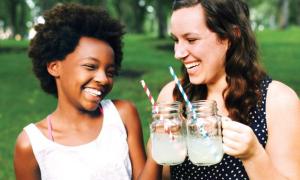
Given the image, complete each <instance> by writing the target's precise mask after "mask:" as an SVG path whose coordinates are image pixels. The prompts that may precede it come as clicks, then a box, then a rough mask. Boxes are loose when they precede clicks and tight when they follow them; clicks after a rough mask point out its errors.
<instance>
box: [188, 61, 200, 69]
mask: <svg viewBox="0 0 300 180" xmlns="http://www.w3.org/2000/svg"><path fill="white" fill-rule="evenodd" d="M198 65H199V63H197V62H194V63H190V64H186V65H185V67H186V68H187V69H191V68H193V67H195V66H198Z"/></svg>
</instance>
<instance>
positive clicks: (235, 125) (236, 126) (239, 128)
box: [222, 121, 246, 133]
mask: <svg viewBox="0 0 300 180" xmlns="http://www.w3.org/2000/svg"><path fill="white" fill-rule="evenodd" d="M222 128H223V129H228V130H232V131H236V132H239V133H242V132H243V131H244V130H243V129H244V128H246V125H244V124H242V123H239V122H236V121H222Z"/></svg>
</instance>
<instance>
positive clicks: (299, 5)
mask: <svg viewBox="0 0 300 180" xmlns="http://www.w3.org/2000/svg"><path fill="white" fill-rule="evenodd" d="M296 9H297V10H296V12H297V19H296V21H297V25H299V26H300V0H297V2H296Z"/></svg>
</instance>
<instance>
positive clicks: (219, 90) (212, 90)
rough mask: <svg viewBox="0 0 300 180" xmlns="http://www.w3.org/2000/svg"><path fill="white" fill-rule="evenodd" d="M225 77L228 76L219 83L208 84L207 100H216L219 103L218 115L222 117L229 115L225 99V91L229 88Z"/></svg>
mask: <svg viewBox="0 0 300 180" xmlns="http://www.w3.org/2000/svg"><path fill="white" fill-rule="evenodd" d="M225 77H226V76H225V75H224V76H223V77H222V78H220V79H219V80H218V81H217V82H215V83H212V84H207V99H211V100H215V101H216V102H217V107H218V113H219V114H220V115H228V111H227V109H226V107H225V100H224V97H223V91H224V90H225V89H226V88H227V82H226V78H225ZM225 95H226V92H225Z"/></svg>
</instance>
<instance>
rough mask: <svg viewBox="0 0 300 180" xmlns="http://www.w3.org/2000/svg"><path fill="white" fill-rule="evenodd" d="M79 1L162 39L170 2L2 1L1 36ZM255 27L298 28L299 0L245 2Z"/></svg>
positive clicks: (24, 30) (23, 29) (25, 29)
mask: <svg viewBox="0 0 300 180" xmlns="http://www.w3.org/2000/svg"><path fill="white" fill-rule="evenodd" d="M65 2H78V3H82V4H87V5H96V6H98V5H101V6H104V7H105V8H107V9H108V11H109V12H110V13H111V14H112V15H113V16H115V17H116V18H118V19H120V20H121V21H122V22H123V23H124V24H125V25H126V27H127V32H132V33H149V32H150V33H152V34H154V33H155V34H156V36H157V37H159V38H164V37H165V36H166V34H167V30H168V18H169V17H170V11H171V6H172V0H1V1H0V8H1V11H0V33H1V32H3V31H5V30H7V29H9V30H10V31H12V35H11V37H15V35H17V34H19V35H21V36H25V35H26V34H27V32H28V28H29V27H31V26H32V24H34V22H35V19H36V18H37V16H40V15H41V14H42V12H43V11H45V10H47V9H49V8H51V7H52V6H54V5H55V4H56V3H65ZM247 2H248V3H249V5H250V7H251V20H252V21H253V27H254V28H261V27H267V28H268V27H271V28H282V29H284V28H286V27H288V26H289V25H300V0H264V1H261V0H247Z"/></svg>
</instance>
